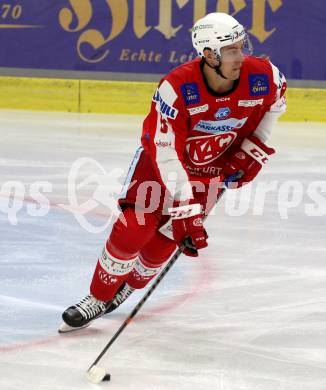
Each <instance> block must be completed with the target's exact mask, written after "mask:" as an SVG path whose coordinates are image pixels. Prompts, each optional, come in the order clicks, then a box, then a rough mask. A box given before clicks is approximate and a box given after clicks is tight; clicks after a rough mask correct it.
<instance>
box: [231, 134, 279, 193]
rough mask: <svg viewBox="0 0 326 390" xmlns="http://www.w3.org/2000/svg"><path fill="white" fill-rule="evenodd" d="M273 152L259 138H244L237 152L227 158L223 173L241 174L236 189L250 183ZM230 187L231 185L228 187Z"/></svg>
mask: <svg viewBox="0 0 326 390" xmlns="http://www.w3.org/2000/svg"><path fill="white" fill-rule="evenodd" d="M274 153H275V150H274V149H273V148H269V147H268V146H267V145H265V144H264V143H263V142H262V141H261V140H260V139H259V138H257V137H255V136H253V135H252V136H250V137H248V138H245V139H244V140H243V142H242V144H241V146H240V148H239V149H238V150H236V151H235V152H233V153H232V154H231V155H229V156H228V158H227V161H226V163H225V164H224V167H223V171H224V173H225V174H226V175H233V174H235V173H236V172H242V177H241V179H239V180H238V182H237V183H236V188H239V187H242V186H243V185H245V184H247V183H249V182H250V181H252V180H253V179H254V178H255V177H256V176H257V175H258V172H259V171H260V170H261V168H262V166H263V165H265V164H266V163H267V161H268V158H269V156H270V155H272V154H274ZM230 187H232V185H231V186H230Z"/></svg>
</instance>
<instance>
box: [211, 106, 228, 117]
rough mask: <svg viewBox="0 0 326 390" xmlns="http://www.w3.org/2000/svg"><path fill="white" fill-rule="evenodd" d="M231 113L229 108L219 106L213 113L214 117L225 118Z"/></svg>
mask: <svg viewBox="0 0 326 390" xmlns="http://www.w3.org/2000/svg"><path fill="white" fill-rule="evenodd" d="M230 113H231V110H230V109H229V107H223V108H219V109H218V111H217V112H216V113H215V115H214V116H215V118H216V119H226V118H227V117H228V116H229V115H230Z"/></svg>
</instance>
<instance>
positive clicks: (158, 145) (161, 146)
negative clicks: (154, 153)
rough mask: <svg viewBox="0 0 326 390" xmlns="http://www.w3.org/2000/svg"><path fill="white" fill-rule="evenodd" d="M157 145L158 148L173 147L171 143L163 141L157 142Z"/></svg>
mask: <svg viewBox="0 0 326 390" xmlns="http://www.w3.org/2000/svg"><path fill="white" fill-rule="evenodd" d="M155 145H156V147H157V148H167V147H168V146H171V145H172V142H171V141H162V140H161V139H159V140H158V141H155Z"/></svg>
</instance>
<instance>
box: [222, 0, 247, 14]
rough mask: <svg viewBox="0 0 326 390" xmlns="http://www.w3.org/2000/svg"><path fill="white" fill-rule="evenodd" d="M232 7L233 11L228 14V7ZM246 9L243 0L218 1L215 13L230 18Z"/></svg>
mask: <svg viewBox="0 0 326 390" xmlns="http://www.w3.org/2000/svg"><path fill="white" fill-rule="evenodd" d="M231 4H232V5H233V8H234V11H233V12H232V13H231V12H230V5H231ZM244 8H246V2H245V0H219V1H218V2H217V6H216V11H217V12H225V13H227V14H230V15H232V16H234V15H236V14H237V13H238V12H240V11H241V10H242V9H244Z"/></svg>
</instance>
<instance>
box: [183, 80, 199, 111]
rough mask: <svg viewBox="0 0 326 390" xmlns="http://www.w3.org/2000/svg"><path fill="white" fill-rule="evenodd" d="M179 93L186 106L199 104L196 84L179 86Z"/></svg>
mask: <svg viewBox="0 0 326 390" xmlns="http://www.w3.org/2000/svg"><path fill="white" fill-rule="evenodd" d="M180 88H181V92H182V96H183V98H184V101H185V103H186V105H187V106H190V105H191V104H197V103H199V102H200V96H199V90H198V85H197V83H186V84H182V85H181V87H180Z"/></svg>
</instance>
